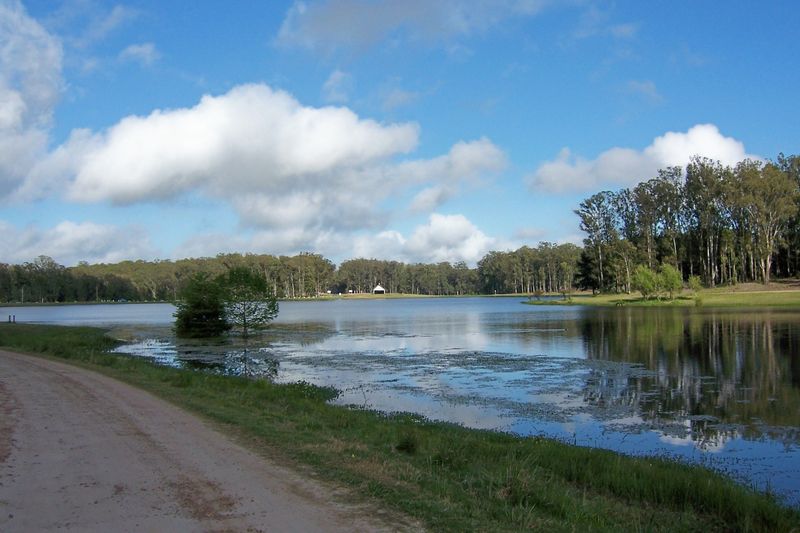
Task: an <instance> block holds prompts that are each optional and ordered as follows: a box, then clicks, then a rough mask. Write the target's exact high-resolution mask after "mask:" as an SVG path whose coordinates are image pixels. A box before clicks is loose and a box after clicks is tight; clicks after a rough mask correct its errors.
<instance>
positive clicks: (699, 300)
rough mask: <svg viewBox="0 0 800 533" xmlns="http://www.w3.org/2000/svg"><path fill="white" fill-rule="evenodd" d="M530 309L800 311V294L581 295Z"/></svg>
mask: <svg viewBox="0 0 800 533" xmlns="http://www.w3.org/2000/svg"><path fill="white" fill-rule="evenodd" d="M526 303H529V304H531V305H594V306H619V305H622V306H637V307H697V306H707V307H800V290H785V289H779V290H752V289H751V290H732V289H730V288H717V289H706V290H702V291H700V292H699V293H697V294H694V293H691V292H689V291H685V292H683V293H681V294H678V295H675V297H674V298H673V299H671V300H670V299H669V298H667V297H666V296H665V297H662V298H650V299H643V298H642V296H641V294H639V293H638V292H636V293H632V294H597V295H591V294H580V295H574V296H572V297H571V298H569V299H566V300H564V299H558V300H531V301H529V302H526Z"/></svg>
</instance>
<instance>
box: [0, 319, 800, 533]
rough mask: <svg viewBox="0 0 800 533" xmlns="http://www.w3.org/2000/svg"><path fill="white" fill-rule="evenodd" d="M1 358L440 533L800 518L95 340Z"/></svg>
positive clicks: (86, 335)
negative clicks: (199, 427) (156, 411)
mask: <svg viewBox="0 0 800 533" xmlns="http://www.w3.org/2000/svg"><path fill="white" fill-rule="evenodd" d="M0 345H1V346H4V347H8V348H12V349H16V350H19V351H24V352H31V353H40V354H46V355H49V356H54V357H58V358H61V359H65V360H68V361H70V362H72V363H74V364H78V365H80V366H84V367H87V368H91V369H94V370H98V371H100V372H103V373H104V374H107V375H110V376H112V377H115V378H118V379H121V380H122V381H126V382H128V383H131V384H133V385H136V386H139V387H141V388H143V389H146V390H148V391H151V392H153V393H155V394H156V395H158V396H161V397H163V398H165V399H167V400H169V401H171V402H173V403H175V404H177V405H179V406H182V407H185V408H187V409H189V410H191V411H194V412H196V413H198V414H200V415H202V416H205V417H208V418H209V419H211V420H213V421H215V422H217V423H219V424H222V425H223V426H224V427H225V429H226V431H227V432H229V433H232V434H235V435H238V436H239V437H240V438H242V439H243V440H244V441H245V442H246V443H247V444H248V445H250V446H253V447H256V448H257V449H259V450H261V451H262V453H265V454H268V455H270V456H272V457H273V458H275V459H278V460H280V461H283V462H286V463H290V464H295V465H299V466H301V467H308V468H310V469H311V470H312V471H313V472H315V473H316V474H317V475H319V476H320V477H322V478H326V479H330V480H335V481H339V482H343V483H345V484H346V485H349V486H352V487H353V488H354V489H355V491H356V493H358V494H360V495H364V496H367V497H370V498H374V499H376V500H378V501H380V502H381V503H382V504H383V505H385V506H387V507H389V508H392V509H395V510H398V511H401V512H403V513H406V514H408V515H410V516H412V517H414V518H416V519H417V520H419V521H420V522H421V523H423V524H425V525H426V526H427V527H429V528H431V529H434V530H443V531H447V530H451V531H464V530H483V531H489V530H490V531H513V530H520V529H531V528H536V529H539V528H541V529H546V530H557V531H558V530H629V531H630V530H703V531H731V530H740V531H788V530H791V529H792V528H793V527H798V525H800V514H799V513H797V512H796V511H792V510H788V509H785V508H783V507H780V506H778V505H777V504H775V503H774V502H773V501H771V500H770V499H769V498H767V497H765V496H762V495H759V494H756V493H753V492H752V491H749V490H747V489H745V488H743V487H741V486H739V485H736V484H734V483H732V482H731V481H729V480H727V479H725V478H723V477H721V476H719V475H716V474H713V473H711V472H709V471H706V470H703V469H700V468H694V467H687V466H683V465H679V464H675V463H672V462H667V461H661V460H656V459H634V458H628V457H624V456H621V455H618V454H615V453H612V452H607V451H602V450H594V449H588V448H578V447H574V446H569V445H566V444H561V443H557V442H554V441H550V440H547V439H540V438H517V437H514V436H510V435H506V434H501V433H495V432H488V431H476V430H468V429H464V428H461V427H458V426H454V425H449V424H436V423H429V422H426V421H423V420H420V419H419V418H417V417H415V416H411V415H396V416H385V415H381V414H378V413H373V412H366V411H360V410H350V409H345V408H341V407H336V406H331V405H328V404H327V403H326V400H328V399H329V398H331V397H332V396H333V395H335V391H332V390H329V389H324V388H319V387H314V386H310V385H305V384H294V385H275V384H272V383H269V382H266V381H251V380H246V379H241V378H234V377H224V376H215V375H210V374H204V373H197V372H192V371H187V370H177V369H172V368H166V367H158V366H155V365H152V364H150V363H148V362H146V361H144V360H141V359H135V358H129V357H124V356H116V355H110V354H108V353H107V350H108V349H109V348H111V347H112V346H113V345H114V341H113V340H111V339H109V338H108V337H106V336H104V334H103V332H102V331H100V330H98V329H93V328H64V327H56V326H31V325H21V324H20V325H16V324H14V325H12V324H0Z"/></svg>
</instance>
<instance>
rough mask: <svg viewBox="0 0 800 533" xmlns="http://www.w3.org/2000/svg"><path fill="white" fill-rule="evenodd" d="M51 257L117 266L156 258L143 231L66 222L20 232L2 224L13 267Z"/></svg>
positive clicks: (1, 248) (0, 244) (0, 237)
mask: <svg viewBox="0 0 800 533" xmlns="http://www.w3.org/2000/svg"><path fill="white" fill-rule="evenodd" d="M40 255H47V256H50V257H52V258H53V259H55V261H56V262H57V263H59V264H62V265H66V266H73V265H76V264H77V263H78V262H79V261H88V262H90V263H117V262H119V261H123V260H126V259H143V258H144V259H148V258H153V257H155V255H156V254H155V252H154V250H153V248H152V247H151V245H150V242H149V239H148V238H147V236H146V235H145V232H144V231H143V230H142V229H141V228H137V227H135V226H127V227H119V226H113V225H104V224H96V223H93V222H73V221H63V222H60V223H59V224H57V225H56V226H53V227H51V228H44V229H42V228H39V227H36V226H28V227H25V228H21V229H20V228H17V227H15V226H13V225H12V224H10V223H8V222H6V221H2V220H0V256H2V257H3V258H4V260H5V261H8V262H11V263H23V262H26V261H32V260H33V259H35V258H36V257H38V256H40Z"/></svg>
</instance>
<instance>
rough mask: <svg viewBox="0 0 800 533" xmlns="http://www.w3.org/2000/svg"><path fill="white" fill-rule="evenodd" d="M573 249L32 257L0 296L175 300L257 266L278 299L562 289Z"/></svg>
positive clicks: (1, 275) (5, 278) (13, 272)
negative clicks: (458, 258)
mask: <svg viewBox="0 0 800 533" xmlns="http://www.w3.org/2000/svg"><path fill="white" fill-rule="evenodd" d="M579 257H580V248H579V247H577V246H575V245H573V244H563V245H555V244H552V243H547V242H543V243H540V244H539V245H538V246H537V247H535V248H532V247H528V246H523V247H522V248H520V249H518V250H516V251H509V252H490V253H489V254H487V255H486V256H485V257H484V258H483V259H481V261H479V262H478V265H477V267H476V268H470V267H469V266H467V264H466V263H463V262H457V263H449V262H440V263H435V264H423V263H416V264H407V263H403V262H398V261H386V260H379V259H363V258H359V259H350V260H347V261H344V262H343V263H342V264H341V265H339V267H338V268H337V267H336V266H335V265H334V264H333V263H332V262H331V261H330V260H328V259H326V258H325V257H323V256H321V255H319V254H312V253H302V254H298V255H295V256H274V255H269V254H220V255H217V256H216V257H213V258H197V259H181V260H177V261H158V260H156V261H142V260H139V261H122V262H120V263H114V264H92V265H90V264H88V263H85V262H82V263H79V264H78V265H77V266H75V267H65V266H63V265H60V264H58V263H57V262H56V261H54V260H53V259H52V258H50V257H47V256H40V257H37V258H36V259H34V260H33V261H31V262H26V263H23V264H20V265H9V264H2V263H0V302H12V303H50V302H107V301H132V302H149V301H176V300H178V299H179V297H180V295H181V292H182V291H183V289H184V288H185V287H186V286H187V284H188V283H189V281H190V280H191V279H192V278H193V277H194V276H195V275H197V274H200V273H202V274H206V275H208V276H210V277H213V278H216V277H218V276H221V275H224V274H226V273H227V272H229V271H231V270H232V269H236V268H246V269H249V270H251V271H253V272H254V273H257V274H258V275H259V276H260V277H261V278H262V279H263V280H264V282H265V283H266V284H267V287H268V288H269V290H270V291H271V292H272V294H274V295H275V296H276V297H278V298H282V299H283V298H288V299H292V298H312V297H316V296H319V295H324V294H328V293H329V291H330V294H348V293H351V292H352V293H369V292H371V291H372V290H373V288H374V287H375V286H376V285H378V284H381V285H382V286H383V287H384V288H385V289H386V290H387V291H388V292H389V293H404V294H417V295H442V296H448V295H451V296H452V295H464V294H502V293H534V292H565V291H567V290H570V288H571V287H572V285H573V280H574V276H575V273H576V272H577V264H578V259H579Z"/></svg>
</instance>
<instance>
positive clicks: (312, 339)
mask: <svg viewBox="0 0 800 533" xmlns="http://www.w3.org/2000/svg"><path fill="white" fill-rule="evenodd" d="M332 335H334V332H333V331H332V330H331V329H330V328H328V327H326V326H324V325H320V324H311V323H301V324H283V325H281V326H280V327H271V328H270V329H268V330H266V331H264V332H263V333H262V334H260V335H257V336H254V337H250V338H248V339H243V338H240V337H221V338H219V339H176V341H175V342H176V344H175V355H174V359H175V360H176V361H177V362H178V363H179V364H180V366H183V367H184V368H191V369H194V370H204V371H209V372H215V373H219V374H226V375H232V376H245V377H253V378H266V379H274V378H275V377H277V375H278V370H279V368H280V361H279V359H278V357H277V356H276V355H275V354H273V353H272V352H271V350H270V349H269V346H270V345H272V344H282V343H291V344H295V345H299V346H308V345H312V344H316V343H319V342H322V341H324V340H325V339H327V338H329V337H331V336H332Z"/></svg>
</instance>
